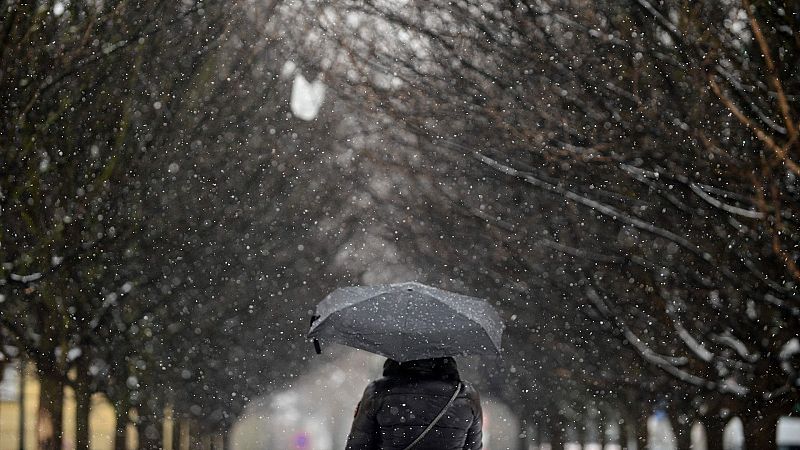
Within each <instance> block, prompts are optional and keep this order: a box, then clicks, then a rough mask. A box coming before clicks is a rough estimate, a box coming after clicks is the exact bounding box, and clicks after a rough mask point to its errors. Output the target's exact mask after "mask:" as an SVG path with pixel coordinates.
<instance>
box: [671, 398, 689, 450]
mask: <svg viewBox="0 0 800 450" xmlns="http://www.w3.org/2000/svg"><path fill="white" fill-rule="evenodd" d="M667 413H668V415H669V422H670V425H671V426H672V433H673V434H674V435H675V445H676V447H677V448H678V450H690V449H691V447H692V424H691V422H688V421H686V420H685V417H681V414H680V412H678V411H677V410H675V408H674V407H668V408H667Z"/></svg>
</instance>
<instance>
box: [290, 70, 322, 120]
mask: <svg viewBox="0 0 800 450" xmlns="http://www.w3.org/2000/svg"><path fill="white" fill-rule="evenodd" d="M324 100H325V83H323V82H322V80H314V81H312V82H310V83H309V82H308V80H306V78H305V77H304V76H303V75H300V74H297V75H296V76H295V77H294V84H293V85H292V97H291V101H290V106H291V109H292V114H294V115H295V117H297V118H298V119H302V120H314V118H316V117H317V114H319V108H320V107H321V106H322V102H323V101H324Z"/></svg>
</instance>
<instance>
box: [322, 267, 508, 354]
mask: <svg viewBox="0 0 800 450" xmlns="http://www.w3.org/2000/svg"><path fill="white" fill-rule="evenodd" d="M503 328H504V326H503V322H502V321H501V320H500V316H499V315H498V314H497V311H495V310H494V308H492V306H491V305H489V303H487V302H485V301H483V300H481V299H478V298H474V297H468V296H466V295H460V294H456V293H454V292H449V291H445V290H442V289H436V288H433V287H430V286H426V285H424V284H420V283H398V284H386V285H380V286H353V287H346V288H341V289H337V290H335V291H333V292H332V293H331V294H329V295H328V296H327V297H325V299H323V300H322V301H321V302H320V303H319V305H317V312H316V315H315V316H314V320H313V321H312V324H311V329H310V330H309V332H308V337H309V338H314V339H319V340H323V341H324V340H328V341H332V342H337V343H339V344H343V345H347V346H350V347H355V348H359V349H362V350H367V351H369V352H372V353H377V354H379V355H383V356H386V357H387V358H392V359H394V360H396V361H400V362H403V361H410V360H414V359H425V358H435V357H441V356H460V355H496V354H498V353H499V352H500V338H501V335H502V334H503Z"/></svg>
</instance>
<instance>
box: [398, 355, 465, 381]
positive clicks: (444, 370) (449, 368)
mask: <svg viewBox="0 0 800 450" xmlns="http://www.w3.org/2000/svg"><path fill="white" fill-rule="evenodd" d="M383 375H384V376H387V377H391V376H406V377H413V378H438V379H442V380H452V381H458V380H460V379H461V377H460V376H459V374H458V366H457V365H456V360H455V359H453V358H451V357H449V356H445V357H441V358H428V359H415V360H412V361H405V362H397V361H395V360H393V359H391V358H389V359H387V360H386V362H385V363H384V364H383Z"/></svg>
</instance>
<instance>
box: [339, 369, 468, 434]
mask: <svg viewBox="0 0 800 450" xmlns="http://www.w3.org/2000/svg"><path fill="white" fill-rule="evenodd" d="M459 381H461V379H460V377H459V374H458V369H457V368H456V362H455V360H454V359H453V358H435V359H425V360H418V361H409V362H406V363H402V364H399V363H397V362H396V361H393V360H387V361H386V364H385V365H384V369H383V378H380V379H378V380H376V381H373V382H372V383H370V384H369V385H368V386H367V389H366V390H364V396H363V397H362V398H361V401H360V402H359V404H358V407H357V408H356V414H355V419H354V420H353V428H352V430H351V431H350V436H349V437H348V438H347V450H402V449H404V448H405V447H406V446H407V445H408V444H410V443H411V442H412V441H413V440H414V439H416V438H417V436H419V435H420V433H422V431H423V430H424V429H425V428H426V427H427V426H428V424H430V423H431V422H432V421H433V419H434V418H435V417H436V416H437V415H438V414H439V411H441V410H442V408H443V407H444V406H445V405H446V404H447V402H448V401H449V400H450V397H452V396H453V393H454V392H455V389H456V388H457V386H458V383H459ZM463 383H464V388H462V390H461V393H459V395H458V397H456V399H455V401H454V402H453V404H452V405H450V408H449V409H448V410H447V413H446V414H445V415H444V416H442V418H441V419H440V420H439V422H438V423H437V424H436V425H435V426H434V427H433V429H431V431H430V432H429V433H428V434H427V435H426V436H425V438H423V439H422V440H421V441H420V442H418V443H417V445H416V446H415V447H414V450H479V449H482V448H483V445H482V443H481V441H482V438H483V434H482V426H483V414H482V411H481V403H480V397H479V396H478V391H476V390H475V388H474V387H472V385H471V384H470V383H468V382H463Z"/></svg>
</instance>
